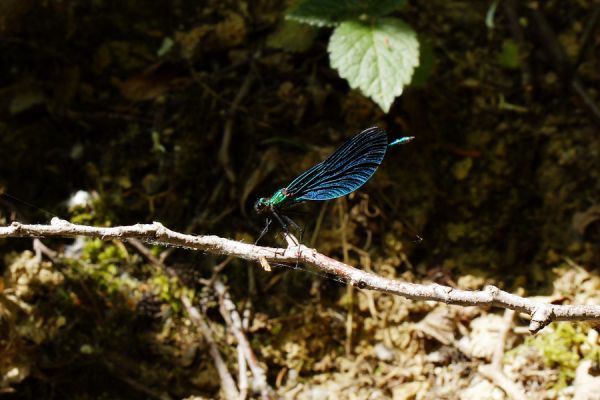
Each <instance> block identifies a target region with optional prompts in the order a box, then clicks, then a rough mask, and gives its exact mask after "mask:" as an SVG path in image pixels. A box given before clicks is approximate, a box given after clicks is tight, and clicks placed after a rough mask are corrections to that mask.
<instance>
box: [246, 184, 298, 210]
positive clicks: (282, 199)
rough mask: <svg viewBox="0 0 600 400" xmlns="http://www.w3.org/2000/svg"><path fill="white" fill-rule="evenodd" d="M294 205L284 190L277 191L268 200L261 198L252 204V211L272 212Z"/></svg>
mask: <svg viewBox="0 0 600 400" xmlns="http://www.w3.org/2000/svg"><path fill="white" fill-rule="evenodd" d="M290 203H295V201H294V200H293V199H292V197H291V196H290V195H289V194H288V193H287V192H286V189H285V188H282V189H279V190H278V191H276V192H275V194H274V195H273V196H271V198H270V199H268V198H266V197H261V198H260V199H258V200H257V201H256V204H254V209H255V210H256V212H257V213H259V214H262V213H265V212H273V211H274V209H275V208H280V207H285V206H287V205H290Z"/></svg>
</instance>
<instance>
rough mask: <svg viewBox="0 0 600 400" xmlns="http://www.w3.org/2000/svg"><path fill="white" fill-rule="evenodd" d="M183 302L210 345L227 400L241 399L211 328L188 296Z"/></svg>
mask: <svg viewBox="0 0 600 400" xmlns="http://www.w3.org/2000/svg"><path fill="white" fill-rule="evenodd" d="M181 302H182V303H183V305H184V307H185V309H186V311H187V313H188V315H189V316H190V319H191V320H192V322H194V323H195V324H196V326H198V328H199V329H200V332H201V333H202V336H204V340H206V343H207V344H208V352H209V353H210V355H211V357H212V359H213V362H214V363H215V368H216V369H217V373H218V374H219V378H220V379H221V387H222V388H223V392H224V393H225V398H227V399H229V400H234V399H235V400H237V399H239V397H240V393H239V392H238V389H237V387H236V385H235V382H234V380H233V377H232V376H231V374H230V373H229V370H228V369H227V365H226V364H225V361H224V360H223V357H221V353H219V348H218V347H217V344H216V343H215V341H214V339H213V334H212V330H211V329H210V326H209V325H208V323H207V322H206V320H205V319H204V316H203V315H202V314H201V313H200V310H198V309H197V308H196V307H194V306H193V305H192V302H191V301H190V299H188V298H187V296H185V295H182V296H181Z"/></svg>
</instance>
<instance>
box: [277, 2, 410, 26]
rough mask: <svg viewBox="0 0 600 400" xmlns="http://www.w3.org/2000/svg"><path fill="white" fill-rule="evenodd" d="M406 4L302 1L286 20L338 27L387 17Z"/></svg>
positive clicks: (289, 12) (295, 6) (292, 9)
mask: <svg viewBox="0 0 600 400" xmlns="http://www.w3.org/2000/svg"><path fill="white" fill-rule="evenodd" d="M404 3H405V0H300V1H298V3H296V4H295V5H294V6H292V8H291V9H290V11H288V13H287V15H286V18H289V19H293V20H296V21H300V22H304V23H306V24H310V25H316V26H336V25H338V24H339V23H340V22H343V21H345V20H348V19H368V18H369V17H380V16H383V15H387V14H389V13H390V12H392V11H394V10H396V9H397V8H399V7H400V6H402V5H403V4H404Z"/></svg>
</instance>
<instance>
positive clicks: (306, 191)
mask: <svg viewBox="0 0 600 400" xmlns="http://www.w3.org/2000/svg"><path fill="white" fill-rule="evenodd" d="M387 146H388V140H387V134H386V133H385V131H384V130H383V129H380V128H377V127H373V128H369V129H366V130H364V131H362V132H361V133H359V134H358V135H356V136H354V137H353V138H352V139H350V140H348V141H347V142H346V143H344V144H343V145H342V146H341V147H340V148H339V149H337V150H336V151H335V152H334V153H333V154H331V155H330V156H329V157H328V158H327V159H326V160H324V161H322V162H320V163H319V164H317V165H315V166H314V167H312V168H311V169H309V170H308V171H306V172H304V173H303V174H302V175H300V176H299V177H297V178H296V179H294V180H293V181H292V183H290V184H289V185H288V186H287V187H286V191H287V193H288V195H289V196H290V197H291V198H292V199H293V201H295V202H299V201H305V200H331V199H335V198H338V197H342V196H345V195H347V194H348V193H352V192H353V191H355V190H356V189H358V188H359V187H361V186H362V185H363V184H364V183H365V182H366V181H368V180H369V178H370V177H371V176H372V175H373V174H374V173H375V171H376V170H377V167H379V164H381V161H382V160H383V157H384V156H385V151H386V149H387Z"/></svg>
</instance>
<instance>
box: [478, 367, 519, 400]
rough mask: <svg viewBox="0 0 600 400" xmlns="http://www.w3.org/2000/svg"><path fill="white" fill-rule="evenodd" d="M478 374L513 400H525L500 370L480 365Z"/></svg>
mask: <svg viewBox="0 0 600 400" xmlns="http://www.w3.org/2000/svg"><path fill="white" fill-rule="evenodd" d="M479 373H480V374H481V375H483V376H485V377H486V378H487V379H489V380H490V381H492V382H493V383H494V384H495V385H496V386H498V387H499V388H500V389H502V390H504V392H505V393H506V394H507V395H508V396H509V397H510V398H511V399H513V400H527V397H526V396H525V395H524V394H523V393H522V392H521V390H519V388H518V387H517V386H516V385H515V384H514V382H512V381H511V380H510V379H508V378H507V377H506V375H504V374H503V373H502V371H501V370H499V369H498V368H495V367H494V366H492V365H482V366H480V367H479Z"/></svg>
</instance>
